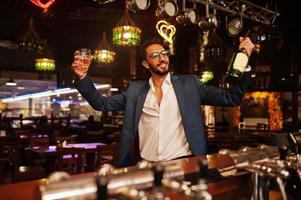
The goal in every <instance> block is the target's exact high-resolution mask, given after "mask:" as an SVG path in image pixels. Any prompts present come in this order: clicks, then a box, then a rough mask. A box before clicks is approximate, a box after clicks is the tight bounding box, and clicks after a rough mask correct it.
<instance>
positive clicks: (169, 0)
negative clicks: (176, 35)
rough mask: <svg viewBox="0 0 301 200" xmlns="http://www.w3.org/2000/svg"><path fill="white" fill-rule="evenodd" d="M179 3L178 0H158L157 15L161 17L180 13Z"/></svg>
mask: <svg viewBox="0 0 301 200" xmlns="http://www.w3.org/2000/svg"><path fill="white" fill-rule="evenodd" d="M178 10H179V7H178V4H177V1H176V0H163V1H162V0H158V8H157V9H156V13H155V14H156V16H157V17H161V18H167V17H175V16H176V15H177V14H178Z"/></svg>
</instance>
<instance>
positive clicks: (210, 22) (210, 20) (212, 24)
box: [198, 4, 220, 31]
mask: <svg viewBox="0 0 301 200" xmlns="http://www.w3.org/2000/svg"><path fill="white" fill-rule="evenodd" d="M219 24H220V20H219V19H218V17H217V15H216V10H215V9H214V10H213V13H212V14H209V5H208V4H206V16H205V17H202V18H201V19H200V20H199V21H198V26H199V27H200V28H201V29H202V30H204V31H209V30H212V29H215V28H218V27H219Z"/></svg>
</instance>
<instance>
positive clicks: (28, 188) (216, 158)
mask: <svg viewBox="0 0 301 200" xmlns="http://www.w3.org/2000/svg"><path fill="white" fill-rule="evenodd" d="M202 159H207V160H208V164H209V170H212V169H222V168H228V167H231V166H233V165H234V161H233V160H232V158H231V157H229V156H228V155H217V154H214V155H208V156H200V157H192V158H184V159H179V160H175V161H168V162H176V163H177V164H178V165H179V166H180V167H181V168H182V170H183V171H184V173H185V175H189V174H190V175H193V173H197V172H198V162H199V161H200V160H202ZM168 162H167V163H168ZM130 168H131V167H130ZM93 175H95V173H94V172H91V173H83V174H78V175H73V176H79V177H86V176H93ZM195 176H196V175H195ZM249 178H250V176H249V173H242V174H241V175H237V176H227V178H222V179H219V180H214V181H209V183H208V191H209V193H210V194H211V195H212V196H213V199H241V198H243V197H245V196H246V195H247V194H248V186H247V185H248V184H246V183H247V182H248V179H249ZM46 182H47V179H46V178H45V179H40V180H34V181H27V182H20V183H12V184H4V185H0V194H1V199H2V200H16V199H22V200H40V199H41V194H40V191H39V186H40V185H42V184H45V183H46ZM171 199H183V198H180V197H177V195H172V196H171ZM188 199H189V198H188Z"/></svg>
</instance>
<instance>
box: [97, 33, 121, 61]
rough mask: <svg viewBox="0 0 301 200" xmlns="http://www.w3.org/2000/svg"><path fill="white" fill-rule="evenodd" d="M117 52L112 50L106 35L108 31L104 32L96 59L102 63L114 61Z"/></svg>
mask: <svg viewBox="0 0 301 200" xmlns="http://www.w3.org/2000/svg"><path fill="white" fill-rule="evenodd" d="M115 55H116V53H115V52H114V51H113V50H112V48H111V46H110V44H109V42H108V40H107V36H106V32H103V33H102V41H101V43H100V45H99V46H98V48H97V49H96V50H95V52H94V55H93V57H94V61H96V62H100V63H112V62H114V60H115Z"/></svg>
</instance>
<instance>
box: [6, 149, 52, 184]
mask: <svg viewBox="0 0 301 200" xmlns="http://www.w3.org/2000/svg"><path fill="white" fill-rule="evenodd" d="M5 148H6V149H7V152H8V155H9V160H10V163H11V166H12V174H11V178H12V181H13V182H19V181H27V180H35V179H40V178H44V177H45V176H46V171H45V169H44V168H43V167H41V166H35V165H30V164H28V163H26V161H25V159H26V156H25V155H22V154H21V152H24V148H22V147H20V146H6V147H5Z"/></svg>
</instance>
